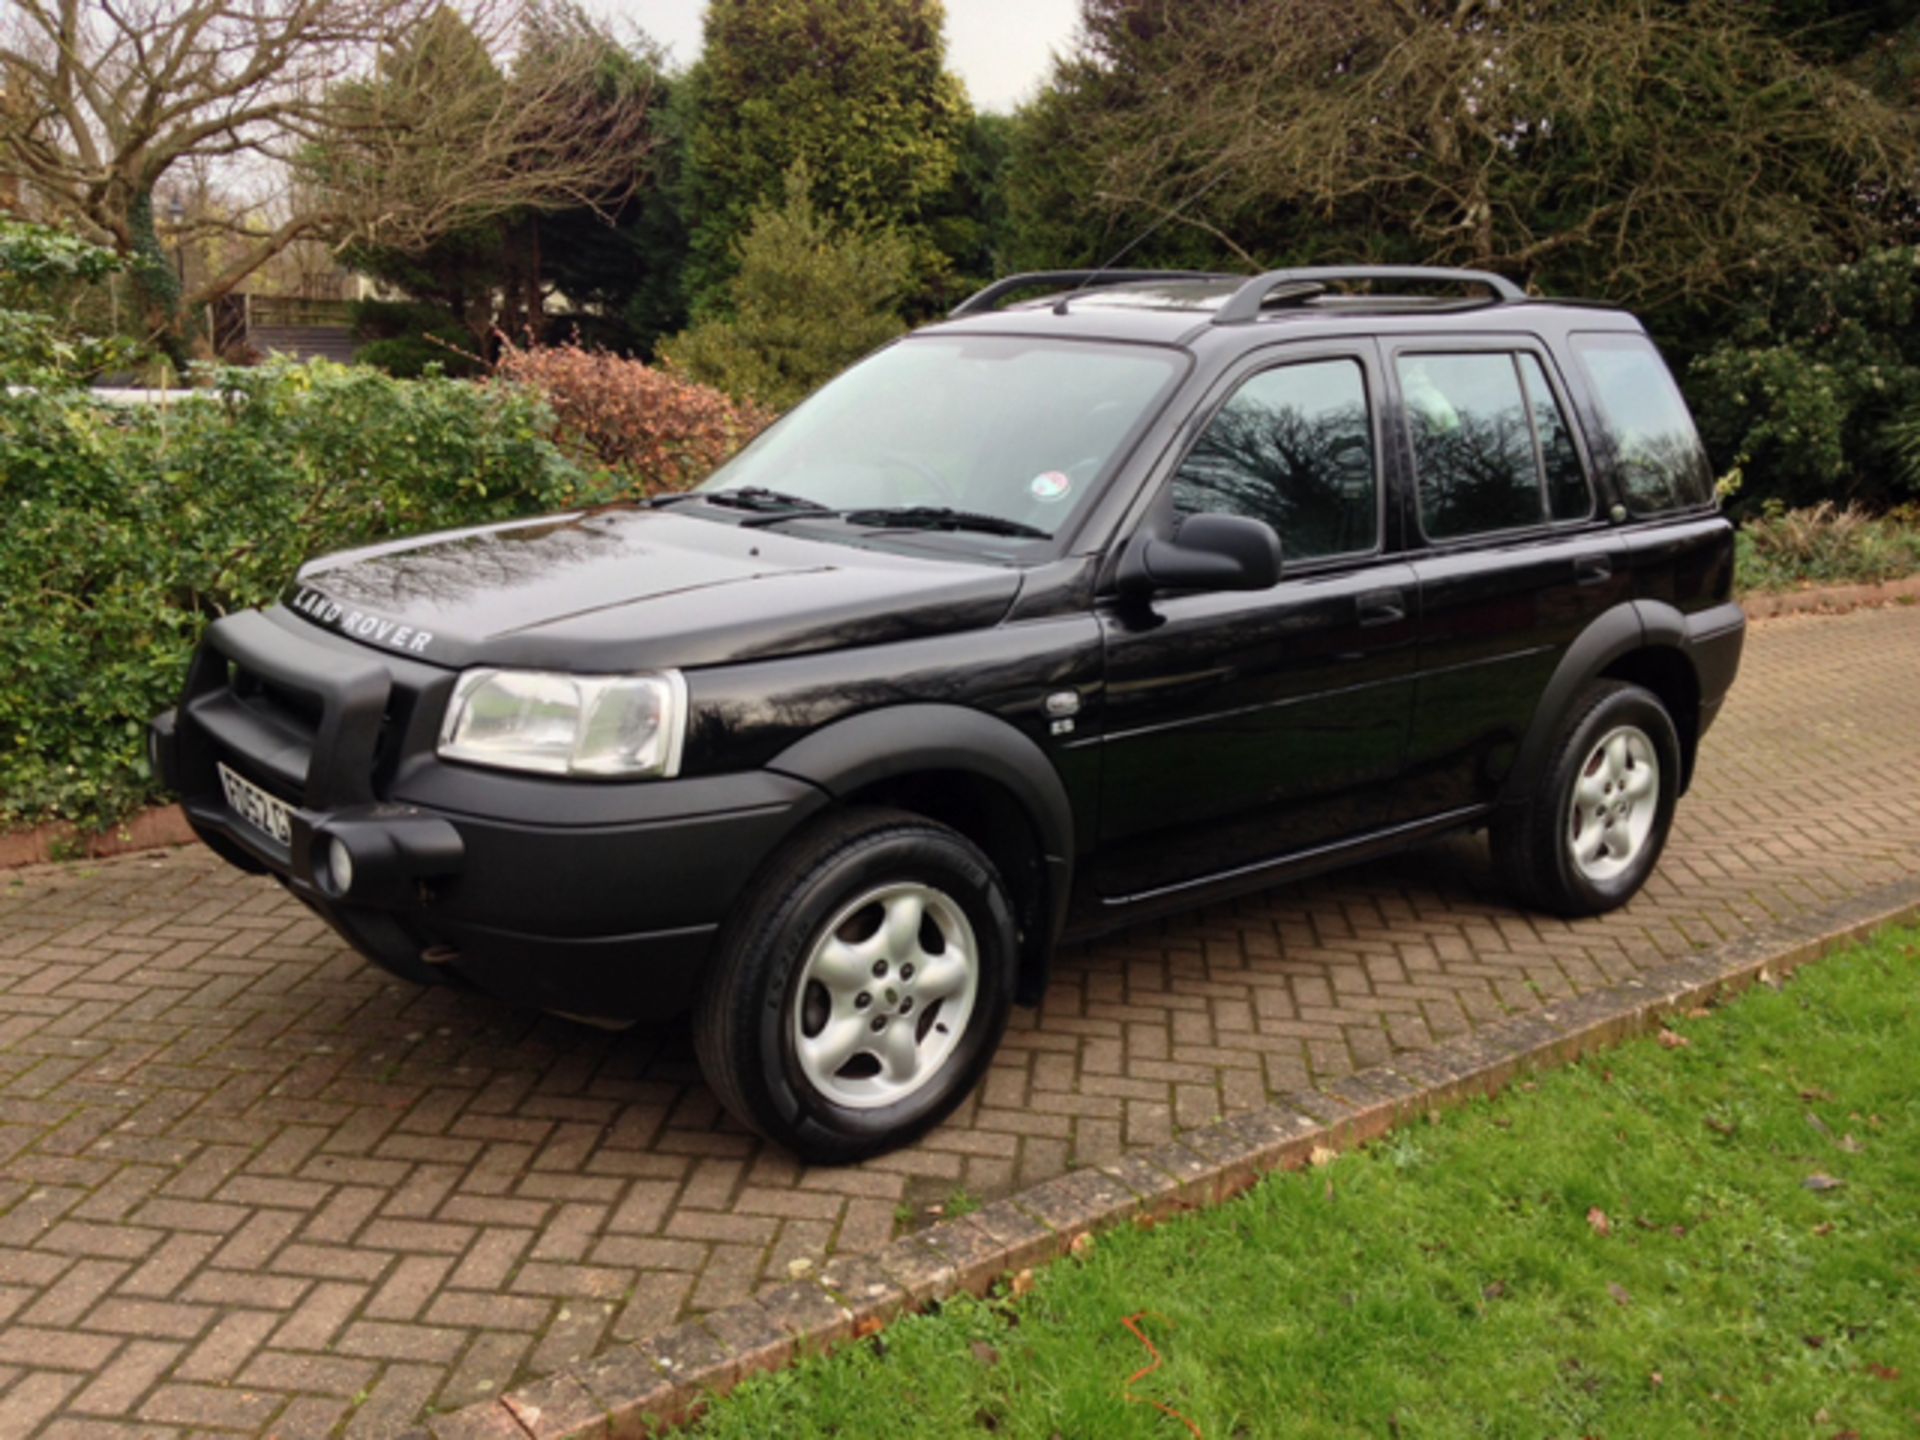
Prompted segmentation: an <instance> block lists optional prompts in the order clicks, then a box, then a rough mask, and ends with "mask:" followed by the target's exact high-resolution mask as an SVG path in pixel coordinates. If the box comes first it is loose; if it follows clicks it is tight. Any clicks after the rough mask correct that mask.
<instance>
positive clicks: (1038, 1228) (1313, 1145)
mask: <svg viewBox="0 0 1920 1440" xmlns="http://www.w3.org/2000/svg"><path fill="white" fill-rule="evenodd" d="M1916 917H1920V881H1911V880H1910V881H1899V882H1896V883H1894V884H1891V885H1886V886H1882V887H1880V888H1878V889H1876V890H1872V891H1868V892H1867V893H1865V894H1863V895H1860V896H1858V897H1856V898H1855V899H1853V900H1851V901H1848V902H1847V903H1845V904H1843V905H1840V906H1837V907H1835V908H1833V909H1829V910H1826V911H1823V912H1820V913H1817V914H1812V915H1807V916H1803V917H1800V918H1797V919H1794V920H1790V921H1784V922H1779V923H1776V924H1774V925H1771V926H1767V927H1764V928H1762V929H1759V930H1755V931H1753V932H1751V933H1749V934H1747V935H1744V936H1741V937H1739V938H1738V939H1735V940H1732V941H1730V942H1728V943H1726V944H1724V945H1721V946H1719V947H1717V948H1716V949H1713V950H1711V951H1705V952H1702V953H1700V954H1698V955H1694V956H1691V957H1688V958H1686V959H1682V960H1678V961H1675V962H1672V963H1671V964H1668V965H1665V966H1662V967H1660V968H1659V969H1657V970H1653V971H1650V972H1648V973H1646V974H1643V975H1639V976H1635V977H1634V978H1632V979H1629V980H1626V981H1623V982H1621V983H1620V984H1617V985H1614V986H1611V987H1609V988H1607V989H1604V990H1596V991H1591V992H1589V993H1587V994H1584V995H1581V996H1578V997H1575V998H1573V999H1570V1000H1566V1001H1557V1002H1555V1003H1553V1004H1552V1005H1550V1006H1548V1007H1547V1008H1545V1009H1543V1010H1540V1011H1537V1012H1535V1013H1533V1014H1530V1015H1524V1016H1518V1017H1515V1018H1514V1019H1511V1020H1505V1021H1499V1022H1495V1023H1494V1024H1491V1025H1488V1026H1486V1027H1485V1028H1484V1029H1481V1030H1477V1031H1475V1032H1473V1033H1471V1034H1468V1035H1464V1036H1460V1037H1458V1038H1456V1039H1454V1040H1450V1041H1448V1042H1446V1043H1444V1044H1442V1045H1439V1046H1436V1047H1434V1048H1433V1049H1431V1050H1425V1051H1419V1052H1414V1053H1411V1054H1408V1055H1406V1056H1403V1057H1398V1058H1396V1059H1395V1061H1394V1062H1393V1063H1391V1064H1389V1065H1383V1066H1379V1067H1376V1068H1374V1069H1372V1070H1366V1071H1361V1072H1358V1073H1356V1074H1354V1075H1351V1076H1348V1077H1347V1078H1345V1079H1343V1080H1341V1081H1338V1082H1337V1083H1335V1084H1334V1085H1332V1086H1330V1087H1329V1088H1328V1089H1326V1090H1324V1091H1311V1092H1292V1093H1288V1094H1284V1095H1281V1096H1279V1097H1278V1098H1277V1100H1276V1102H1275V1103H1274V1104H1272V1105H1269V1106H1267V1107H1265V1108H1263V1109H1261V1110H1258V1111H1254V1112H1251V1113H1248V1114H1243V1115H1238V1116H1235V1117H1233V1118H1231V1119H1227V1120H1223V1121H1220V1122H1218V1123H1216V1124H1213V1125H1209V1126H1206V1127H1203V1128H1201V1129H1198V1130H1195V1131H1192V1132H1189V1133H1188V1134H1185V1135H1182V1136H1181V1137H1180V1138H1179V1139H1178V1140H1175V1141H1171V1142H1169V1143H1167V1144H1164V1145H1160V1146H1156V1147H1154V1148H1152V1149H1149V1150H1144V1151H1138V1152H1134V1153H1132V1154H1129V1155H1127V1156H1125V1157H1124V1158H1123V1159H1121V1160H1118V1161H1116V1162H1114V1163H1112V1164H1109V1165H1103V1166H1097V1167H1090V1168H1088V1169H1083V1170H1075V1171H1072V1172H1069V1173H1068V1174H1066V1175H1061V1176H1056V1177H1055V1178H1053V1179H1051V1180H1048V1181H1045V1182H1044V1183H1042V1184H1040V1185H1036V1186H1034V1187H1032V1188H1031V1189H1028V1190H1026V1191H1023V1192H1021V1193H1020V1194H1018V1195H1014V1196H1011V1197H1009V1198H1008V1199H1005V1200H999V1201H996V1202H994V1203H993V1204H991V1205H988V1206H986V1207H984V1208H983V1209H981V1210H980V1211H979V1212H978V1213H976V1214H974V1215H970V1216H967V1217H964V1218H961V1219H953V1220H944V1221H941V1222H939V1223H938V1224H936V1225H934V1226H932V1227H931V1228H929V1229H927V1230H924V1231H921V1232H919V1233H917V1234H914V1235H907V1236H903V1237H901V1238H900V1239H897V1240H894V1241H892V1242H891V1243H890V1244H888V1245H887V1246H885V1247H884V1248H883V1249H882V1250H880V1251H879V1252H878V1253H877V1254H875V1255H870V1256H846V1257H841V1258H838V1259H835V1260H833V1261H832V1262H830V1263H829V1264H828V1265H826V1266H825V1267H824V1268H823V1269H822V1270H821V1271H820V1272H819V1273H818V1274H817V1275H815V1276H810V1277H808V1278H806V1279H802V1280H799V1281H795V1282H793V1283H791V1284H787V1285H782V1286H780V1287H779V1288H777V1289H775V1290H773V1291H771V1292H769V1293H767V1294H764V1295H761V1296H758V1297H757V1298H755V1299H753V1300H749V1301H746V1302H744V1303H742V1304H738V1305H733V1306H729V1307H727V1308H726V1309H723V1310H718V1311H715V1312H714V1313H712V1314H710V1315H707V1316H705V1317H703V1318H702V1319H700V1320H696V1321H692V1322H689V1323H687V1324H685V1325H681V1326H679V1327H677V1328H675V1329H673V1330H670V1331H667V1332H665V1333H664V1334H662V1335H660V1336H657V1337H655V1338H654V1339H651V1340H645V1341H641V1342H640V1343H638V1344H636V1345H628V1346H623V1347H619V1348H617V1349H615V1350H612V1351H609V1352H606V1353H603V1354H601V1355H599V1356H596V1357H594V1358H593V1359H592V1360H589V1361H586V1362H584V1363H582V1364H580V1365H576V1366H573V1367H571V1368H570V1369H567V1370H562V1371H560V1372H558V1373H556V1374H554V1375H550V1376H548V1377H546V1378H545V1379H542V1380H539V1381H536V1382H535V1383H533V1384H531V1385H528V1386H524V1387H522V1388H521V1389H518V1390H515V1391H512V1392H511V1393H509V1394H507V1395H504V1396H501V1397H500V1398H499V1399H497V1400H491V1401H486V1402H482V1403H480V1404H477V1405H471V1406H468V1407H466V1408H465V1409H462V1410H457V1411H453V1412H450V1413H449V1414H446V1415H442V1416H438V1417H436V1418H434V1419H433V1420H431V1421H430V1422H429V1423H428V1425H427V1426H426V1428H425V1429H423V1430H417V1431H414V1432H412V1433H411V1435H410V1436H409V1437H408V1440H428V1437H432V1440H638V1437H642V1436H648V1435H657V1434H660V1433H662V1432H663V1431H665V1430H668V1429H671V1428H673V1427H674V1426H676V1425H679V1424H682V1423H684V1422H685V1421H687V1420H688V1419H690V1418H692V1417H693V1416H695V1415H697V1414H698V1413H699V1411H700V1410H701V1409H702V1408H703V1407H704V1406H705V1405H706V1404H707V1403H708V1402H709V1401H710V1400H711V1399H713V1398H714V1397H716V1396H719V1395H723V1394H725V1393H726V1392H727V1391H728V1390H730V1389H732V1388H733V1386H735V1385H736V1384H738V1383H739V1382H740V1381H741V1380H743V1379H745V1378H746V1377H747V1376H749V1375H752V1374H755V1373H758V1372H760V1371H765V1370H774V1369H778V1368H780V1367H781V1366H784V1365H786V1364H787V1363H789V1362H790V1361H791V1360H793V1359H795V1358H798V1357H801V1356H805V1355H813V1354H820V1353H824V1352H826V1351H828V1350H830V1349H832V1348H833V1347H834V1346H836V1345H838V1344H842V1343H844V1342H846V1341H848V1340H850V1339H861V1338H865V1337H866V1336H869V1335H872V1334H874V1333H875V1332H876V1331H878V1330H879V1329H881V1328H882V1327H883V1326H884V1325H886V1324H888V1323H889V1322H891V1321H892V1320H893V1319H894V1318H896V1317H897V1316H899V1315H902V1314H906V1313H909V1312H911V1311H914V1310H920V1309H925V1308H926V1307H927V1306H929V1305H932V1304H934V1303H936V1302H938V1301H940V1300H943V1299H947V1298H950V1297H952V1296H955V1295H960V1294H971V1295H979V1294H984V1293H985V1292H986V1291H987V1290H988V1289H990V1288H991V1287H992V1285H993V1284H994V1283H995V1282H996V1281H997V1280H998V1279H999V1278H1000V1277H1001V1276H1003V1275H1007V1274H1009V1273H1015V1272H1017V1271H1019V1270H1022V1269H1025V1268H1028V1267H1030V1266H1032V1265H1035V1264H1040V1263H1044V1262H1045V1261H1048V1260H1051V1259H1055V1258H1057V1257H1059V1256H1060V1255H1063V1254H1065V1253H1067V1251H1068V1249H1069V1247H1070V1246H1071V1245H1072V1244H1073V1242H1074V1241H1075V1240H1076V1239H1078V1238H1079V1237H1080V1236H1082V1235H1089V1234H1093V1233H1095V1232H1097V1231H1100V1230H1105V1229H1110V1228H1112V1227H1113V1226H1116V1225H1120V1224H1124V1223H1127V1222H1128V1221H1130V1220H1134V1219H1137V1218H1142V1217H1145V1218H1152V1219H1158V1218H1161V1217H1164V1216H1166V1215H1170V1214H1173V1213H1176V1212H1179V1211H1182V1210H1190V1209H1197V1208H1199V1207H1201V1206H1204V1205H1215V1204H1219V1203H1221V1202H1223V1201H1225V1200H1227V1199H1230V1198H1232V1197H1233V1196H1235V1195H1237V1194H1239V1193H1241V1192H1242V1191H1244V1190H1245V1189H1247V1188H1248V1187H1249V1186H1251V1185H1252V1184H1254V1183H1255V1182H1256V1181H1257V1180H1258V1179H1259V1177H1260V1176H1262V1175H1264V1174H1266V1173H1268V1172H1269V1171H1272V1170H1276V1169H1297V1168H1299V1167H1301V1166H1304V1165H1307V1164H1310V1163H1312V1161H1313V1159H1314V1158H1315V1156H1316V1154H1320V1153H1322V1152H1327V1151H1332V1152H1338V1151H1341V1150H1345V1149H1350V1148H1353V1147H1354V1146H1358V1145H1363V1144H1365V1143H1367V1142H1368V1141H1370V1140H1375V1139H1378V1138H1379V1137H1380V1136H1382V1135H1384V1134H1385V1133H1387V1131H1389V1130H1390V1129H1392V1128H1393V1127H1394V1126H1396V1125H1399V1124H1401V1123H1404V1122H1405V1121H1407V1120H1410V1119H1414V1118H1417V1117H1419V1116H1421V1115H1424V1114H1426V1113H1427V1112H1429V1111H1433V1110H1438V1109H1443V1108H1445V1107H1447V1106H1450V1105H1456V1104H1459V1103H1461V1102H1463V1101H1466V1100H1471V1099H1475V1098H1479V1097H1481V1096H1486V1095H1492V1094H1495V1093H1497V1092H1498V1091H1499V1090H1501V1089H1503V1088H1504V1087H1506V1086H1507V1085H1509V1084H1511V1083H1512V1082H1513V1081H1514V1080H1515V1079H1516V1078H1517V1077H1519V1076H1522V1075H1524V1074H1526V1073H1528V1072H1531V1071H1537V1070H1543V1069H1549V1068H1552V1067H1554V1066H1557V1065H1563V1064H1566V1063H1567V1062H1569V1061H1571V1060H1574V1059H1576V1058H1578V1057H1580V1056H1582V1055H1588V1054H1592V1053H1593V1052H1595V1051H1598V1050H1603V1049H1606V1048H1608V1047H1610V1046H1613V1045H1616V1044H1618V1043H1619V1042H1620V1041H1622V1040H1625V1039H1627V1038H1629V1037H1632V1036H1635V1035H1641V1034H1645V1033H1648V1032H1649V1031H1651V1030H1654V1029H1656V1028H1657V1027H1658V1026H1659V1025H1660V1023H1661V1022H1662V1021H1663V1020H1664V1019H1665V1018H1666V1017H1667V1016H1670V1015H1674V1014H1678V1013H1684V1012H1685V1011H1687V1010H1691V1009H1694V1008H1697V1007H1700V1006H1704V1005H1709V1004H1712V1003H1714V1002H1716V1001H1718V1000H1721V999H1723V998H1725V997H1727V996H1730V995H1734V994H1738V993H1739V992H1740V991H1741V990H1743V989H1745V988H1746V987H1747V986H1749V985H1752V984H1755V983H1767V982H1771V981H1775V980H1778V979H1779V978H1780V977H1782V976H1784V975H1786V974H1787V973H1788V972H1790V971H1792V970H1793V969H1795V968H1796V967H1798V966H1800V965H1804V964H1807V963H1809V962H1811V961H1814V960H1817V959H1819V958H1820V957H1822V956H1823V955H1826V954H1828V953H1829V952H1831V951H1832V950H1834V949H1836V948H1838V947H1840V946H1843V945H1846V944H1849V943H1851V942H1853V941H1856V940H1859V939H1861V938H1863V937H1865V936H1867V935H1869V934H1871V933H1872V932H1874V931H1876V930H1878V929H1881V928H1882V927H1884V926H1887V925H1894V924H1900V923H1902V922H1905V921H1910V920H1913V919H1915V918H1916Z"/></svg>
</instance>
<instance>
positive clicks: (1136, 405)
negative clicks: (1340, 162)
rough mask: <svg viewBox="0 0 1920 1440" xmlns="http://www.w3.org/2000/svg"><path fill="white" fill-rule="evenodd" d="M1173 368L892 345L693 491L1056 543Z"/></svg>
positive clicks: (1018, 350)
mask: <svg viewBox="0 0 1920 1440" xmlns="http://www.w3.org/2000/svg"><path fill="white" fill-rule="evenodd" d="M1182 364H1183V362H1182V361H1181V359H1180V357H1179V356H1178V355H1177V354H1176V353H1175V352H1173V351H1170V350H1161V349H1157V348H1154V347H1150V346H1146V345H1103V344H1092V343H1085V342H1071V341H1068V342H1059V343H1052V344H1050V343H1047V342H1044V341H1036V340H1016V339H1011V338H1008V337H1006V336H977V337H971V338H965V339H963V338H960V337H957V336H932V335H929V336H924V337H918V338H915V339H910V340H904V341H902V342H900V343H899V344H897V345H891V346H889V347H887V348H886V349H885V350H881V351H879V352H878V353H876V354H874V355H870V356H869V357H867V358H866V359H865V360H862V361H861V362H860V363H859V364H857V365H855V366H854V367H853V368H852V369H850V370H847V371H844V372H843V373H842V374H840V375H839V376H837V377H836V378H834V379H833V380H831V381H829V382H828V383H827V384H826V385H825V386H824V387H823V388H821V389H820V390H817V391H815V392H814V393H813V394H812V395H810V396H808V397H807V399H806V400H804V401H802V402H801V404H800V405H799V407H798V408H797V409H795V410H793V411H791V412H789V413H788V414H787V416H786V417H785V418H784V419H782V420H781V421H780V422H779V423H778V424H777V425H775V426H773V427H772V428H771V429H769V430H767V431H766V432H764V433H763V434H762V435H761V436H760V437H759V438H758V439H757V440H755V441H754V442H753V443H752V444H751V445H749V446H748V447H747V448H746V449H745V450H742V451H741V452H740V453H739V454H738V455H736V456H734V458H733V459H732V460H730V461H728V462H727V463H726V464H725V465H723V466H722V467H721V468H720V469H719V470H717V471H715V472H714V474H713V475H712V476H711V477H710V478H709V479H708V480H707V481H706V483H705V484H704V485H702V486H701V487H700V488H701V489H703V490H725V489H735V488H738V487H740V486H744V485H761V486H765V487H766V488H768V489H770V490H778V491H781V492H783V493H785V494H789V495H799V496H802V497H804V498H805V499H808V500H814V501H818V502H819V503H820V504H822V505H829V506H833V507H835V508H852V507H860V506H894V505H948V506H952V507H954V508H956V509H961V510H976V511H983V512H985V513H986V514H989V515H996V516H999V517H1001V518H1002V519H1007V520H1018V521H1021V522H1023V523H1025V524H1029V525H1035V526H1038V527H1039V528H1040V529H1042V530H1045V531H1047V532H1048V533H1050V534H1052V533H1056V532H1058V531H1059V529H1060V528H1061V526H1062V524H1063V523H1064V522H1065V521H1066V520H1067V519H1068V517H1070V516H1071V515H1072V514H1073V513H1074V512H1075V511H1076V510H1077V509H1079V508H1080V507H1081V506H1082V505H1083V504H1085V502H1086V501H1087V500H1089V499H1090V498H1091V497H1092V494H1093V492H1094V490H1095V488H1096V487H1095V479H1096V477H1098V476H1099V475H1100V474H1101V473H1102V472H1103V471H1104V470H1105V468H1106V466H1107V464H1108V462H1109V461H1111V460H1113V459H1114V458H1115V457H1116V455H1117V453H1118V451H1119V449H1120V446H1121V444H1122V443H1123V442H1124V441H1125V439H1126V438H1127V436H1128V435H1129V434H1130V433H1132V431H1133V429H1134V427H1135V426H1136V425H1139V424H1140V423H1142V422H1143V421H1144V420H1145V419H1146V418H1147V417H1148V416H1150V415H1151V414H1152V412H1153V411H1154V410H1156V409H1157V408H1158V407H1159V403H1160V401H1161V399H1162V398H1163V397H1164V395H1165V393H1166V391H1167V389H1168V388H1169V387H1170V386H1171V384H1172V383H1173V380H1174V378H1175V377H1176V376H1177V375H1178V374H1179V372H1180V370H1181V368H1182ZM961 538H963V539H964V537H961ZM976 538H977V537H976ZM992 543H994V544H995V545H996V546H1000V545H1004V544H1005V542H1004V541H998V540H996V541H994V542H992Z"/></svg>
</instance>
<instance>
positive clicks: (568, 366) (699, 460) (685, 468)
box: [494, 341, 773, 495]
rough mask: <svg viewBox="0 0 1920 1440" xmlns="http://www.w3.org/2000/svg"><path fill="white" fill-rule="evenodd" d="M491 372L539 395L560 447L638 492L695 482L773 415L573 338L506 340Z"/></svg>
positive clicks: (706, 387)
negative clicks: (545, 342) (536, 341)
mask: <svg viewBox="0 0 1920 1440" xmlns="http://www.w3.org/2000/svg"><path fill="white" fill-rule="evenodd" d="M494 369H495V373H496V374H497V375H499V376H500V377H501V378H503V379H506V380H512V381H516V382H518V383H520V384H523V385H530V386H532V387H534V388H535V389H537V390H539V391H540V392H541V393H542V394H543V395H545V396H546V398H547V403H548V404H549V405H550V406H552V408H553V413H554V416H555V418H556V419H557V420H558V422H559V438H560V441H561V443H562V444H563V445H566V446H568V447H570V448H574V449H578V450H579V451H581V452H583V454H584V455H585V456H587V457H590V458H592V459H597V460H598V461H599V462H600V463H601V464H602V465H604V466H606V467H607V468H608V469H609V470H612V471H614V472H616V474H618V475H619V476H621V477H623V478H624V479H625V480H626V481H627V482H628V483H629V484H631V485H632V487H633V488H634V490H635V491H636V492H638V493H639V494H643V495H654V494H659V493H660V492H662V491H668V490H685V489H687V488H688V487H689V486H691V485H695V484H698V483H699V482H700V481H701V480H703V479H705V478H706V476H707V475H708V474H709V473H710V472H711V471H712V470H713V469H714V467H715V466H717V465H718V464H720V462H721V461H723V460H725V459H726V458H727V457H728V456H730V455H732V454H733V452H734V451H736V450H738V449H739V448H740V447H741V446H742V445H744V444H745V443H746V442H747V441H748V440H750V439H752V438H753V436H754V434H755V433H756V432H757V431H759V430H760V429H761V428H762V427H763V426H765V425H766V424H767V423H768V422H769V421H770V420H772V419H773V415H772V413H771V412H769V411H766V410H762V409H760V408H759V407H757V406H753V405H747V404H741V403H740V402H737V401H735V400H733V399H731V398H729V397H728V396H726V395H724V394H722V393H721V392H720V391H718V390H715V389H713V388H712V387H711V386H708V385H701V384H698V383H697V382H695V381H692V380H688V379H685V378H683V377H681V376H678V375H675V374H673V373H672V372H671V371H668V370H661V369H657V368H655V367H653V366H650V365H645V364H642V363H641V362H640V361H638V360H628V359H625V358H623V357H621V356H618V355H609V354H607V353H606V352H605V351H601V350H589V349H586V348H585V347H583V346H581V345H577V344H568V345H533V346H527V347H525V348H522V347H520V346H517V345H514V344H513V343H511V342H510V341H508V342H503V344H502V347H501V350H500V358H499V360H498V361H497V362H496V363H495V367H494Z"/></svg>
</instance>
